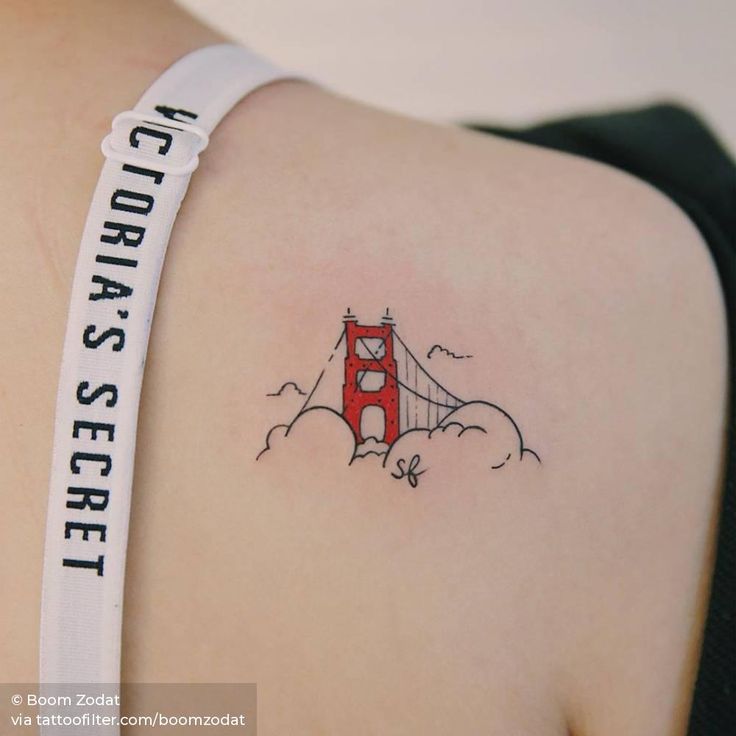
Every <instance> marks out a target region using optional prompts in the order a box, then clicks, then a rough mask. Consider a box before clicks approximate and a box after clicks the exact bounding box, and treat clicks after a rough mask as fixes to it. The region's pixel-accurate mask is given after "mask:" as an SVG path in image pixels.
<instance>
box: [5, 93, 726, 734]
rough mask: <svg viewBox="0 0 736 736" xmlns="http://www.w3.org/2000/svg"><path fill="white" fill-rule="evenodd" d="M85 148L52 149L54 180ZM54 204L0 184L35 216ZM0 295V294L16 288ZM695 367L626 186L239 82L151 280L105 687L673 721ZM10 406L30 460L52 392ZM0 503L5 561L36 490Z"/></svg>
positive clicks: (423, 710) (27, 322) (267, 707)
mask: <svg viewBox="0 0 736 736" xmlns="http://www.w3.org/2000/svg"><path fill="white" fill-rule="evenodd" d="M98 164H99V162H98V161H97V160H96V159H95V158H94V156H93V154H92V153H90V154H89V157H88V158H85V157H81V158H80V160H79V161H78V162H77V163H75V164H73V166H79V169H78V170H76V169H75V175H76V176H78V177H81V178H80V179H78V180H83V181H89V182H93V181H94V176H95V174H96V167H97V166H98ZM77 189H79V191H74V192H71V193H70V197H71V198H72V201H73V202H75V203H76V205H75V206H77V205H78V207H77V209H78V210H79V214H80V217H81V216H83V211H84V206H85V205H86V202H87V200H88V195H89V192H88V191H86V190H85V191H82V189H84V188H83V187H77ZM53 194H54V192H52V191H49V192H43V191H38V192H35V191H33V187H32V186H31V185H29V186H27V187H26V189H25V191H18V192H16V197H18V198H20V201H21V202H23V201H25V203H26V210H27V211H32V212H37V211H38V210H39V200H38V198H40V201H41V204H43V198H44V197H47V198H48V201H49V202H52V201H53ZM24 197H25V200H24V199H23V198H24ZM16 227H17V231H16V235H17V237H18V240H19V241H21V240H24V239H25V240H28V241H29V242H33V243H35V244H36V250H35V251H33V252H30V253H28V254H26V255H22V254H20V255H19V254H18V253H14V254H13V255H12V258H11V255H10V254H9V253H7V254H6V257H7V258H8V262H10V263H19V262H20V263H21V267H22V268H24V269H26V270H27V271H28V272H29V273H30V272H31V271H32V270H33V267H34V263H35V264H37V263H40V262H42V260H43V256H42V255H39V252H41V251H40V249H38V247H37V246H38V242H37V241H39V240H40V238H39V236H38V233H36V232H35V231H33V228H32V223H29V222H25V221H24V222H23V223H18V224H17V226H16ZM44 227H47V226H44ZM53 228H57V229H53ZM78 229H79V227H78V224H77V222H76V220H74V218H72V217H71V215H68V216H67V217H66V219H64V220H63V221H58V222H57V224H55V225H53V226H52V230H53V235H54V238H55V239H56V241H58V242H59V243H61V244H62V245H60V246H59V248H58V249H57V250H55V251H52V252H51V256H50V258H48V259H47V265H46V266H43V267H40V268H39V269H38V270H39V272H40V273H41V274H42V276H41V278H43V279H44V280H45V281H44V283H46V284H47V285H51V289H50V290H49V296H47V297H44V299H45V300H46V301H45V302H43V306H44V309H41V308H40V307H38V308H36V309H35V311H34V308H33V307H29V309H28V310H26V311H25V312H24V313H23V317H22V319H20V318H19V321H21V322H22V323H23V324H19V325H15V326H7V327H6V328H5V329H7V331H8V332H7V335H6V337H7V343H8V344H12V346H13V352H12V356H11V357H12V361H11V360H10V359H7V360H6V363H4V364H3V371H4V378H7V377H8V376H10V377H11V378H12V382H13V384H14V385H16V386H17V391H16V393H17V395H18V396H21V395H33V387H34V386H35V385H36V384H37V383H38V382H39V380H40V383H41V385H44V386H45V385H48V386H53V385H54V384H53V382H54V379H55V376H56V373H55V371H56V368H57V365H56V364H55V362H54V357H55V355H56V353H55V352H54V349H52V347H49V346H50V345H53V337H54V335H55V334H57V333H58V336H59V337H58V339H59V341H60V335H61V331H62V329H63V314H64V307H65V304H66V295H67V288H68V283H69V282H70V276H71V271H72V267H73V255H74V248H73V247H70V248H66V247H64V246H63V244H64V243H70V242H71V243H74V242H75V238H76V236H77V235H78ZM56 241H54V242H56ZM21 258H26V260H24V261H22V262H21V261H19V260H18V259H21ZM33 259H35V260H33ZM48 263H51V266H49V265H48ZM58 263H61V265H60V266H59V265H57V264H58ZM60 274H61V275H60ZM3 299H5V300H6V301H5V302H4V304H5V306H6V313H12V312H13V310H17V309H18V305H19V304H23V303H25V301H24V300H25V297H24V292H23V291H22V290H21V288H20V286H19V287H18V288H13V287H12V285H10V286H9V288H8V290H7V291H6V293H5V294H4V295H3ZM348 308H349V309H350V311H347V310H348ZM387 309H388V312H387ZM46 313H51V314H53V315H54V320H52V322H53V324H51V323H49V324H47V323H46V321H45V318H44V315H45V314H46ZM44 326H45V327H44ZM42 328H43V329H45V332H44V333H43V334H46V333H48V334H46V337H47V338H48V339H47V340H44V341H42V342H43V345H40V342H41V341H39V340H38V339H37V338H38V335H39V330H42ZM44 351H45V352H44ZM725 356H726V346H725V333H724V314H723V307H722V303H721V296H720V291H719V287H718V282H717V278H716V275H715V272H714V269H713V266H712V263H711V262H710V258H709V255H708V252H707V249H706V248H705V245H704V244H703V242H702V240H701V239H700V236H699V235H698V233H697V231H696V230H695V229H694V227H693V226H692V224H691V223H690V222H689V221H688V220H687V218H686V217H685V216H684V215H683V214H682V213H681V212H680V211H679V210H678V209H677V208H676V207H675V206H674V205H672V204H671V203H670V202H669V201H668V200H667V199H666V198H664V197H663V196H662V195H660V194H658V193H657V192H655V191H654V190H652V189H651V188H649V187H648V186H646V185H644V184H642V183H641V182H638V181H636V180H634V179H632V178H631V177H628V176H625V175H623V174H621V173H618V172H615V171H613V170H611V169H608V168H606V167H603V166H599V165H596V164H592V163H590V162H587V161H583V160H581V159H576V158H573V157H570V156H565V155H562V154H557V153H552V152H548V151H542V150H540V149H536V148H532V147H528V146H523V145H520V144H515V143H510V142H506V141H502V140H499V139H495V138H491V137H485V136H481V135H479V134H474V133H470V132H467V131H462V130H457V129H453V128H448V127H438V126H433V125H427V124H424V123H419V122H416V121H411V120H407V119H404V118H401V117H398V116H394V115H390V114H387V113H384V112H381V111H377V110H372V109H370V108H367V107H364V106H361V105H358V104H355V103H352V102H349V101H346V100H342V99H340V98H337V97H335V96H332V95H329V94H327V93H326V92H323V91H320V90H317V89H316V88H314V87H313V86H311V85H305V84H302V83H291V82H288V83H280V84H275V85H272V86H270V87H267V88H265V89H263V90H261V91H259V92H257V93H255V94H254V95H253V96H252V98H249V99H248V100H246V101H245V103H243V104H242V105H241V106H240V107H239V108H238V109H237V110H236V111H235V112H234V113H233V114H231V115H230V116H228V118H227V119H226V120H225V121H224V123H223V125H222V127H221V128H220V129H218V131H217V133H216V134H215V135H214V136H213V140H212V143H211V145H210V148H209V149H208V151H207V152H206V154H205V155H204V156H203V160H202V165H201V168H200V170H199V171H198V172H197V174H196V177H195V178H194V179H193V182H192V186H191V188H190V192H189V195H188V197H187V200H186V201H185V203H184V206H183V208H182V211H181V213H180V216H179V218H178V220H177V224H176V227H175V230H174V233H173V237H172V241H171V245H170V248H169V252H168V255H167V261H166V265H165V268H164V274H163V277H162V281H161V286H160V292H159V300H158V305H157V310H156V317H155V321H154V326H153V332H152V336H151V344H150V350H149V359H148V363H147V366H146V378H145V383H144V393H143V397H142V402H141V417H140V425H139V440H138V448H139V449H138V453H137V457H136V479H135V492H134V507H133V517H132V522H131V535H132V536H131V547H130V555H129V561H130V562H129V575H130V579H131V580H133V581H135V583H134V584H133V585H130V586H129V588H128V591H127V593H126V596H127V598H126V622H125V626H126V637H125V641H126V647H127V650H126V651H127V657H126V660H125V670H126V675H127V679H130V680H131V681H135V680H137V681H157V680H158V681H166V680H167V679H176V678H177V677H180V675H181V672H182V671H186V672H187V676H188V677H191V678H192V679H194V680H197V679H200V680H208V681H227V680H233V681H235V680H241V681H257V682H258V683H259V698H262V702H259V717H261V716H262V717H263V718H264V719H266V720H267V721H268V722H269V723H272V724H273V723H276V724H278V725H280V726H282V727H283V728H282V730H283V731H288V730H294V729H293V727H294V726H295V725H296V724H297V723H299V724H300V727H301V726H302V725H303V720H300V719H302V718H303V715H304V707H311V708H313V709H314V708H315V706H314V704H315V703H320V702H325V697H326V696H325V693H327V692H329V691H331V692H332V697H331V702H332V703H333V704H338V705H336V707H335V708H334V709H333V710H332V711H330V714H325V713H324V712H320V713H316V711H315V712H314V713H313V714H312V715H313V716H314V718H315V719H317V720H318V721H320V722H321V723H322V725H323V726H324V728H323V729H322V732H324V731H325V730H326V731H327V732H329V731H330V728H333V729H334V732H337V730H339V724H341V723H342V724H344V723H354V722H356V719H360V721H361V722H362V723H369V724H372V726H375V728H373V730H380V728H379V726H380V725H381V722H380V718H381V712H382V709H381V708H379V707H378V705H379V704H382V705H383V706H386V705H387V704H388V707H389V710H390V711H391V713H392V714H393V715H394V716H396V717H399V716H401V717H404V718H406V719H407V720H404V721H401V722H400V723H399V726H397V729H398V730H397V731H396V732H397V733H399V732H402V731H401V728H402V727H403V728H404V729H405V731H404V732H406V733H411V732H416V731H417V730H420V727H421V728H424V729H425V731H426V732H427V733H430V732H431V730H430V728H431V727H435V728H436V727H437V724H442V725H444V726H445V727H446V728H445V730H450V728H453V729H454V730H458V725H460V726H461V727H460V730H463V728H465V729H466V730H472V729H471V726H472V727H477V724H479V723H480V724H484V725H485V726H487V725H488V724H494V725H495V726H496V727H498V728H499V729H502V730H505V731H507V732H511V731H514V730H516V731H519V732H526V733H531V732H537V733H543V732H544V733H547V732H548V733H558V732H561V731H562V730H563V726H564V725H565V724H566V725H568V726H570V727H571V728H572V730H573V732H576V731H580V732H588V731H590V732H593V733H602V734H608V733H610V734H614V733H624V732H626V733H641V734H644V733H646V734H648V735H654V734H662V736H664V735H665V734H671V733H676V732H677V729H678V728H680V729H681V727H682V718H683V713H684V708H685V707H686V705H687V703H686V700H687V693H688V688H689V686H690V680H691V674H692V673H691V669H692V664H693V660H694V654H695V649H696V646H697V632H698V628H699V625H700V621H701V618H700V608H701V606H702V604H703V601H704V595H705V590H704V587H703V581H704V580H705V579H706V577H707V573H708V550H709V545H710V543H711V541H712V515H713V512H714V508H715V504H716V499H717V493H718V483H719V467H720V465H719V462H720V454H721V449H722V448H721V444H722V430H723V406H724V396H725V360H726V357H725ZM34 366H38V367H37V368H34V369H33V370H31V367H34ZM38 395H39V398H38V399H37V400H36V403H35V404H34V405H33V407H34V409H33V414H32V422H31V423H34V422H35V426H36V430H37V431H38V432H40V431H42V430H43V431H46V435H44V436H46V437H47V441H48V444H49V446H48V448H47V450H48V451H49V452H50V436H49V435H48V431H47V430H48V427H47V425H48V421H47V419H48V417H49V416H50V413H49V412H51V411H52V406H53V390H52V389H49V390H46V391H44V392H39V394H38ZM3 401H4V402H5V405H4V408H5V409H6V411H7V413H8V414H9V415H12V416H13V417H14V418H15V419H14V424H13V426H14V427H17V426H20V425H21V424H22V422H21V419H22V414H23V405H22V402H20V400H18V399H16V398H14V397H13V396H5V397H4V398H3ZM44 427H45V428H46V429H43V428H44ZM11 429H12V428H11ZM11 429H9V430H8V433H7V436H5V437H4V440H5V442H6V444H7V445H10V443H11V441H12V442H13V443H14V444H13V447H14V448H15V449H14V453H13V455H14V458H13V460H12V462H10V461H6V463H5V464H4V465H2V466H0V467H1V468H2V473H3V480H7V486H8V487H17V488H21V487H22V483H21V482H20V481H21V480H22V479H23V478H24V477H25V474H27V473H28V472H30V471H29V468H32V466H33V459H34V458H36V457H37V453H38V447H37V445H36V439H37V438H36V436H35V434H34V433H33V432H31V431H30V430H29V431H24V432H20V433H18V434H17V435H16V434H15V433H13V432H12V431H11ZM35 472H36V479H37V480H38V478H39V477H40V473H39V471H35ZM3 485H5V483H3ZM11 503H17V505H18V506H19V507H20V506H21V495H20V491H19V492H18V495H16V496H14V497H13V498H12V499H11ZM5 518H6V521H5V524H6V526H8V527H9V528H7V529H3V531H7V532H8V535H9V536H10V537H11V538H12V540H13V544H14V545H16V546H19V547H20V546H21V545H22V544H23V543H24V539H25V538H26V537H27V536H28V535H29V534H31V533H32V530H33V529H34V528H35V529H36V531H38V529H40V525H41V522H42V511H41V504H40V503H38V504H37V505H36V506H35V507H34V508H33V509H32V512H29V513H28V518H27V519H26V520H25V521H24V522H23V524H24V525H25V526H23V525H18V524H15V521H12V522H11V519H10V517H5ZM0 523H2V522H0ZM172 524H173V525H174V527H175V532H172ZM34 525H35V526H34ZM10 527H12V528H10ZM37 558H38V554H36V557H31V558H30V559H31V562H30V563H28V566H27V569H26V573H27V575H25V576H24V578H23V580H21V579H20V575H19V573H18V571H17V568H16V569H15V570H13V569H11V568H10V566H8V567H6V568H3V573H4V576H6V577H8V578H9V579H11V583H10V584H11V585H12V586H13V587H14V589H16V588H17V590H18V592H19V595H18V600H19V601H21V602H25V604H28V602H29V601H30V602H35V595H36V592H37V591H36V587H35V585H34V583H33V582H29V581H31V578H32V576H31V574H30V573H31V572H32V569H31V568H32V564H31V563H33V561H34V560H35V561H36V562H37V561H38V559H37ZM182 560H186V563H187V564H186V567H185V568H184V566H183V565H182ZM162 580H166V581H167V585H166V590H165V591H163V589H162V584H161V581H162ZM193 581H194V582H195V583H196V586H194V587H195V589H196V595H195V599H194V601H193V602H192V600H191V595H192V589H193V585H192V582H193ZM253 591H257V595H250V594H249V593H251V592H253ZM172 610H186V611H187V615H186V616H181V617H179V619H178V620H177V623H176V626H172V625H171V619H172ZM13 616H14V620H18V621H20V620H21V618H22V617H23V616H24V611H23V606H22V605H21V603H19V604H18V605H17V606H16V607H15V608H14V609H13ZM215 619H217V620H220V621H221V622H222V625H221V626H219V627H212V626H211V625H209V622H211V621H212V620H215ZM34 632H35V629H33V630H32V627H30V626H29V627H28V630H27V631H26V632H25V633H26V638H25V639H24V642H23V643H24V647H25V649H29V648H30V647H29V642H32V641H33V637H34V636H35V633H34ZM6 638H7V642H6V640H5V639H3V643H6V644H7V647H8V648H9V649H12V650H13V651H14V652H15V654H16V658H17V661H23V662H24V667H25V669H24V670H22V671H24V672H29V671H31V665H30V664H28V662H29V661H30V659H29V658H27V657H26V658H25V659H22V658H23V657H24V656H25V655H23V653H22V652H21V651H20V650H21V647H20V645H19V644H18V645H16V644H13V643H12V642H10V639H9V635H8V636H7V637H6ZM192 641H196V642H198V646H197V647H194V648H192V647H191V646H190V644H191V642H192ZM154 643H155V644H156V645H155V646H154ZM162 653H165V656H163V654H162ZM315 672H318V673H319V677H317V678H315V677H314V676H313V675H314V673H315ZM357 681H361V689H360V697H359V698H358V696H357V695H356V688H355V687H354V683H355V682H357ZM438 693H439V694H440V695H439V696H438ZM284 699H285V700H286V701H287V702H290V703H295V704H297V705H301V706H303V707H301V708H300V707H296V706H295V707H293V708H290V707H284V704H283V703H284ZM457 702H463V703H466V704H467V709H466V711H467V712H466V716H464V717H467V719H468V720H467V722H463V723H462V724H458V721H457V709H456V708H455V707H454V705H453V704H456V703H457ZM372 706H376V707H372ZM333 711H334V712H333ZM367 711H370V712H369V713H368V712H367ZM384 714H385V711H384ZM407 714H409V715H410V717H409V716H407ZM420 714H421V715H420ZM417 724H418V725H417ZM384 725H385V724H384ZM392 725H396V722H395V721H392ZM412 727H413V728H414V731H412V730H411V729H412ZM368 730H370V729H368Z"/></svg>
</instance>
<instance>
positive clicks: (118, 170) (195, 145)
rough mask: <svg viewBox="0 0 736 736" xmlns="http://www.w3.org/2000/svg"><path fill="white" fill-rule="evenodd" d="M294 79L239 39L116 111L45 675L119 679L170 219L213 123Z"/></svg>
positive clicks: (78, 303) (47, 597) (45, 617)
mask: <svg viewBox="0 0 736 736" xmlns="http://www.w3.org/2000/svg"><path fill="white" fill-rule="evenodd" d="M284 78H294V77H293V75H290V74H286V73H285V72H283V71H282V70H280V69H277V68H276V67H274V66H272V65H271V64H270V63H268V62H266V61H264V60H263V59H261V58H259V57H258V56H256V55H254V54H253V53H251V52H249V51H247V50H246V49H244V48H242V47H240V46H236V45H232V44H222V45H216V46H210V47H207V48H202V49H199V50H198V51H195V52H193V53H191V54H189V55H187V56H185V57H184V58H182V59H181V60H180V61H178V62H176V63H175V64H174V65H173V66H172V67H170V68H169V69H168V70H167V71H166V72H164V74H163V75H162V76H161V77H160V78H159V79H157V80H156V82H154V84H153V85H152V86H151V88H150V89H149V90H148V91H147V92H146V93H145V94H144V95H143V97H142V98H141V99H140V101H139V102H138V104H137V105H136V106H135V109H134V110H132V111H129V112H125V113H122V114H121V115H118V116H117V117H116V118H115V121H114V124H113V130H112V132H111V133H110V135H109V136H108V137H107V138H106V139H105V141H104V142H103V146H102V148H103V152H104V153H105V156H106V161H105V163H104V165H103V168H102V173H101V175H100V178H99V181H98V183H97V188H96V190H95V193H94V198H93V200H92V204H91V206H90V210H89V214H88V217H87V222H86V225H85V228H84V233H83V235H82V242H81V245H80V249H79V256H78V260H77V266H76V272H75V274H74V283H73V286H72V293H71V302H70V306H69V316H68V322H67V330H66V337H65V340H64V353H63V357H62V363H61V372H60V377H59V388H58V396H57V404H56V420H55V428H54V447H53V457H52V466H51V478H50V488H49V506H48V514H47V528H46V547H45V551H44V570H43V599H42V610H41V642H40V643H41V648H40V676H39V682H40V683H117V682H119V678H120V635H121V623H122V611H123V581H124V574H125V555H126V547H127V540H128V520H129V515H130V499H131V488H132V480H133V462H134V455H135V440H136V424H137V418H138V403H139V399H140V392H141V382H142V379H143V367H144V364H145V358H146V350H147V346H148V336H149V333H150V329H151V320H152V317H153V310H154V305H155V302H156V292H157V289H158V282H159V277H160V274H161V267H162V265H163V261H164V255H165V253H166V246H167V244H168V241H169V235H170V233H171V227H172V225H173V223H174V219H175V218H176V213H177V210H178V209H179V205H180V204H181V201H182V199H183V198H184V195H185V193H186V190H187V186H188V184H189V179H190V177H191V173H192V171H193V170H194V169H195V168H196V165H197V162H198V156H199V154H200V153H201V151H202V150H203V149H204V147H205V146H206V145H207V142H208V136H209V134H210V133H211V132H212V130H213V129H214V128H215V126H216V125H217V124H218V123H219V121H220V120H221V119H222V117H223V116H224V115H225V114H226V113H227V112H228V111H229V110H230V109H231V108H232V107H233V106H234V105H235V104H236V103H237V102H238V101H239V100H240V99H242V98H243V97H244V96H245V95H247V94H248V93H249V92H251V91H253V90H254V89H256V88H258V87H260V86H262V85H264V84H267V83H269V82H272V81H274V80H277V79H284ZM82 732H83V731H77V732H76V733H80V734H81V733H82ZM91 732H92V731H91ZM44 733H45V734H51V733H53V730H52V729H47V730H44ZM84 733H86V731H85V732H84Z"/></svg>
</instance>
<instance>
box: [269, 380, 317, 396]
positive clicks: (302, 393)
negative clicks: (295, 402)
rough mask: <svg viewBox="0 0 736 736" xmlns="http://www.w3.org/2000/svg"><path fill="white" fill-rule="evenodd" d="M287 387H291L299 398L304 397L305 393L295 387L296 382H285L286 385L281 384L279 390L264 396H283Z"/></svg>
mask: <svg viewBox="0 0 736 736" xmlns="http://www.w3.org/2000/svg"><path fill="white" fill-rule="evenodd" d="M287 386H291V388H292V389H293V390H294V391H295V392H296V393H298V394H299V396H306V395H307V392H306V391H302V390H301V389H300V388H299V386H298V385H297V383H296V381H286V383H282V384H281V388H280V389H279V390H278V391H274V392H273V393H270V394H266V396H283V395H284V391H285V390H286V388H287Z"/></svg>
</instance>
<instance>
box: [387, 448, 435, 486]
mask: <svg viewBox="0 0 736 736" xmlns="http://www.w3.org/2000/svg"><path fill="white" fill-rule="evenodd" d="M421 462H422V458H421V457H420V456H419V455H413V456H412V458H411V460H410V461H409V467H408V468H405V467H404V466H405V463H406V461H405V459H404V458H403V457H400V458H399V459H398V460H397V461H396V471H397V472H395V473H391V477H392V478H396V479H397V480H401V479H402V478H406V479H407V480H408V481H409V485H410V486H411V487H412V488H416V487H417V486H418V485H419V476H420V475H421V474H422V473H426V472H427V470H429V468H425V469H424V470H419V469H418V468H419V463H421Z"/></svg>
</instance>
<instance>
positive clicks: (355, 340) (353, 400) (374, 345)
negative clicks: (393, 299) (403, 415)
mask: <svg viewBox="0 0 736 736" xmlns="http://www.w3.org/2000/svg"><path fill="white" fill-rule="evenodd" d="M343 322H344V323H345V343H346V348H347V352H346V356H345V383H344V384H343V388H342V415H343V417H345V421H346V422H347V423H348V424H349V425H350V426H351V428H352V430H353V433H354V434H355V441H356V442H357V443H358V444H361V443H362V442H363V441H364V440H365V439H366V437H364V436H363V428H362V425H363V420H364V417H363V412H364V410H365V409H367V408H369V407H378V409H379V410H381V411H382V412H383V426H384V431H383V437H377V438H376V439H378V440H379V441H383V442H386V443H387V444H391V443H392V442H393V441H394V440H395V439H396V438H397V437H398V436H399V386H398V383H397V382H396V360H395V359H394V339H393V338H394V332H393V329H394V328H393V325H394V321H393V318H392V317H390V316H389V313H388V309H387V310H386V315H385V316H384V317H383V319H382V320H381V324H380V325H370V326H369V325H359V324H358V319H357V317H356V316H355V315H353V314H351V313H350V310H349V309H348V313H347V314H346V315H345V317H344V318H343ZM371 411H373V410H372V409H371ZM371 434H372V433H371Z"/></svg>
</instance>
